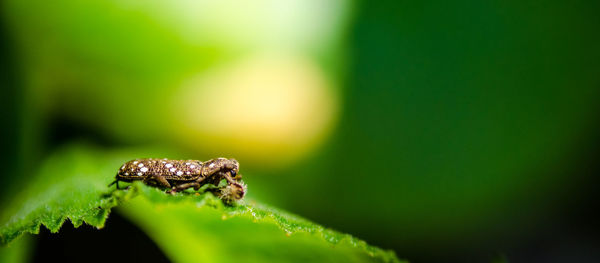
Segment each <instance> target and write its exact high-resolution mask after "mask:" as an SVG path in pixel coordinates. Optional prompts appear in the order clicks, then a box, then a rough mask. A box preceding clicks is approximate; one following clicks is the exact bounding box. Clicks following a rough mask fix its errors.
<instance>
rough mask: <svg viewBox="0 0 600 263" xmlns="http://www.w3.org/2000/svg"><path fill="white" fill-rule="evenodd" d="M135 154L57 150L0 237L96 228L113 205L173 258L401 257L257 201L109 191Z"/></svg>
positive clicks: (144, 189) (6, 218) (134, 189)
mask: <svg viewBox="0 0 600 263" xmlns="http://www.w3.org/2000/svg"><path fill="white" fill-rule="evenodd" d="M142 152H144V153H146V154H147V153H148V151H142ZM137 156H140V155H139V153H138V154H137V155H136V154H135V153H134V152H133V151H129V152H126V151H121V152H104V151H102V150H98V149H94V148H92V147H89V146H74V147H69V148H66V149H63V150H61V151H58V152H57V153H56V154H54V155H53V156H51V157H50V158H49V159H48V160H47V161H46V162H45V163H44V164H43V165H42V166H41V169H40V174H39V176H37V177H32V178H31V180H30V183H29V184H28V186H27V187H26V189H23V191H22V192H21V194H20V195H19V196H18V197H16V198H15V199H14V200H15V201H14V202H12V204H11V205H10V206H9V207H6V208H4V209H3V212H2V218H1V219H2V221H1V222H2V224H1V227H0V242H1V243H2V244H4V245H5V244H8V243H9V242H11V241H12V240H14V239H15V238H17V237H18V236H20V235H22V234H23V233H26V232H29V233H33V234H37V233H39V228H40V225H41V224H43V225H44V226H45V227H47V228H48V229H49V230H50V231H51V232H57V231H59V229H60V227H61V226H62V224H63V223H64V221H65V220H67V219H68V220H70V221H71V222H72V223H73V225H74V226H75V227H78V226H80V225H81V224H82V223H84V222H85V223H86V224H89V225H92V226H95V227H97V228H102V227H103V226H104V222H105V221H106V219H107V217H108V215H109V212H110V211H111V208H113V207H115V206H117V205H119V207H118V211H119V212H121V213H123V214H124V215H125V216H126V217H128V218H129V219H130V220H132V221H133V222H134V223H136V224H137V225H138V226H139V227H140V228H141V229H143V230H144V231H145V232H146V233H147V234H148V235H149V236H150V237H151V238H152V239H153V240H154V241H155V242H156V243H157V244H158V245H159V247H161V248H162V249H163V251H164V252H165V254H166V255H167V256H168V257H169V258H170V259H171V260H173V261H178V262H191V261H206V262H233V261H236V262H239V261H240V260H241V261H244V262H263V261H270V262H277V261H285V262H293V261H302V262H304V261H308V260H311V261H315V260H318V261H323V262H328V261H330V262H333V261H335V262H373V261H375V262H398V261H399V260H398V259H397V258H396V256H395V254H394V253H393V252H392V251H386V250H382V249H380V248H377V247H373V246H370V245H368V244H366V243H365V242H364V241H362V240H359V239H357V238H355V237H352V236H350V235H348V234H342V233H339V232H336V231H333V230H331V229H327V228H324V227H322V226H319V225H317V224H314V223H312V222H310V221H308V220H305V219H303V218H300V217H298V216H295V215H292V214H289V213H286V212H282V211H280V210H277V209H275V208H272V207H268V206H266V205H262V204H259V203H257V202H256V201H245V204H237V205H235V206H226V205H224V204H223V203H222V202H221V200H220V199H218V198H216V197H214V196H213V195H212V194H210V193H207V194H193V193H190V192H184V193H180V194H177V195H174V196H172V195H168V194H166V193H164V191H162V190H160V189H156V188H153V187H149V186H146V185H144V184H141V183H139V182H138V183H134V184H132V186H131V188H130V189H128V190H114V188H112V190H111V188H108V187H107V184H108V183H109V182H111V181H112V180H113V178H114V177H113V176H114V174H115V171H116V170H117V169H118V167H119V166H120V164H121V163H123V162H124V161H127V160H129V159H133V158H134V157H137ZM250 189H251V186H250ZM124 234H126V233H124Z"/></svg>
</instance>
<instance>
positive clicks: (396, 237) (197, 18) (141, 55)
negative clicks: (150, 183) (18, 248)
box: [0, 0, 600, 262]
mask: <svg viewBox="0 0 600 263" xmlns="http://www.w3.org/2000/svg"><path fill="white" fill-rule="evenodd" d="M599 7H600V4H599V2H597V1H469V0H458V1H428V2H422V1H421V2H419V1H412V2H410V1H390V2H382V1H376V2H367V1H345V0H332V1H317V0H308V1H307V0H302V1H301V0H289V1H275V0H254V1H245V2H243V3H240V2H238V1H230V0H226V1H166V0H156V1H143V2H139V1H127V0H125V1H123V0H121V1H117V0H110V1H105V0H103V1H100V0H92V1H75V0H59V1H48V2H43V1H16V0H5V1H3V2H2V9H1V11H2V13H1V18H2V20H1V24H0V26H1V27H0V40H1V46H0V57H1V63H0V64H1V70H0V74H1V75H0V76H1V79H0V81H1V85H2V89H1V92H2V93H1V101H0V103H1V117H2V119H1V125H2V134H1V139H0V140H1V141H2V146H1V147H2V156H1V157H2V164H1V165H2V167H3V168H2V174H1V181H2V183H1V184H0V188H1V189H2V191H1V192H2V194H1V195H0V196H1V198H0V200H2V201H0V205H2V204H6V203H9V202H10V201H11V196H13V195H14V194H16V193H18V191H19V189H20V188H21V187H22V186H23V185H26V184H27V179H28V177H30V176H32V175H33V174H35V171H36V165H35V164H36V163H39V162H40V161H42V160H44V158H45V156H47V155H48V154H49V153H50V152H52V151H53V149H55V148H57V147H60V146H61V145H64V144H67V143H73V142H77V141H85V142H87V143H89V142H91V143H93V144H97V145H101V146H103V147H107V148H120V147H137V146H144V147H145V146H153V147H154V146H156V147H167V148H170V149H175V150H176V151H178V152H179V153H181V154H182V155H187V156H190V158H196V159H210V158H213V157H216V156H227V157H235V158H237V159H238V160H239V161H240V163H241V164H242V171H243V173H244V174H245V175H246V177H245V180H246V181H247V183H248V184H249V187H250V192H249V193H250V195H251V197H252V198H255V199H258V200H261V201H263V202H265V203H269V204H272V205H275V206H278V207H280V208H283V209H286V210H288V211H291V212H293V213H296V214H299V215H302V216H304V217H306V218H308V219H311V220H314V221H316V222H319V223H321V224H323V225H325V226H328V227H331V228H334V229H336V230H340V231H343V232H348V233H351V234H353V235H355V236H358V237H360V238H362V239H365V240H366V241H367V242H369V243H370V244H374V245H377V246H380V247H383V248H389V249H393V250H394V251H395V252H396V253H397V254H398V255H399V257H401V258H406V259H409V260H411V261H413V262H440V261H443V262H489V261H490V260H492V259H494V258H498V257H500V258H506V259H508V260H509V261H511V262H594V261H595V260H597V259H598V258H600V252H598V251H600V238H599V236H600V235H599V234H600V231H599V230H600V229H599V228H598V224H597V222H598V220H599V219H600V218H599V217H598V216H597V215H596V213H595V212H596V211H597V210H598V208H600V206H599V205H598V201H597V200H598V198H599V197H600V196H599V194H598V191H597V185H598V183H599V180H598V177H597V176H598V173H599V171H600V169H599V168H600V167H599V165H598V163H597V159H598V156H599V154H600V152H599V150H598V149H599V148H598V146H600V136H599V135H598V134H600V133H599V131H600V125H599V123H600V104H599V103H598V101H599V98H600V97H599V95H600V49H599V47H600V34H598V30H599V29H600V18H599V16H598V11H599V10H600V8H599ZM109 220H111V219H109ZM114 220H122V219H119V218H118V217H117V218H116V219H114ZM123 225H125V228H126V229H127V228H128V231H131V233H137V232H139V230H137V229H136V227H135V226H134V225H127V223H123ZM136 231H137V232H136ZM65 232H67V234H65V233H61V234H58V235H66V236H65V238H73V236H72V235H71V236H69V234H68V233H69V230H65ZM81 233H83V234H80V235H79V236H77V239H85V238H86V237H89V236H90V235H91V234H90V235H85V233H86V232H85V231H83V232H81ZM132 236H134V237H136V238H137V237H139V241H136V242H137V243H139V244H140V246H142V248H144V246H147V249H150V250H156V248H155V247H154V244H152V243H151V241H148V240H147V238H146V237H145V236H144V235H143V233H142V234H139V235H133V234H132ZM61 244H62V243H56V242H55V243H52V244H50V243H49V242H47V243H46V244H45V245H46V246H42V247H41V248H39V247H38V249H37V250H36V251H37V252H36V253H43V251H52V249H48V248H47V246H60V245H61ZM40 251H41V252H40ZM55 251H56V250H55ZM34 258H39V257H34ZM155 259H157V258H156V257H155Z"/></svg>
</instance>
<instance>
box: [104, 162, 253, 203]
mask: <svg viewBox="0 0 600 263" xmlns="http://www.w3.org/2000/svg"><path fill="white" fill-rule="evenodd" d="M239 168H240V165H239V163H238V161H236V160H235V159H226V158H216V159H212V160H208V161H206V162H201V161H198V160H171V159H166V158H164V159H154V158H146V159H135V160H131V161H129V162H126V163H125V164H123V165H122V166H121V168H120V169H119V171H118V172H117V175H116V176H115V181H114V182H112V183H111V184H109V185H108V186H111V185H113V184H116V185H117V189H120V188H119V181H122V182H133V181H143V182H144V183H145V184H147V185H151V186H156V187H161V188H168V189H170V190H169V191H168V192H169V193H171V194H174V193H176V192H179V191H183V190H185V189H188V188H191V187H193V188H194V190H196V191H197V190H198V189H199V188H200V187H201V186H203V185H205V184H212V185H219V182H221V180H223V179H225V180H226V181H227V186H225V187H222V188H219V189H217V190H211V191H212V192H213V193H216V194H217V196H219V197H220V198H221V199H223V200H225V201H226V202H231V201H236V200H241V199H242V198H244V195H245V194H246V191H247V187H246V185H245V184H244V183H243V182H242V181H241V179H242V176H241V175H240V174H239Z"/></svg>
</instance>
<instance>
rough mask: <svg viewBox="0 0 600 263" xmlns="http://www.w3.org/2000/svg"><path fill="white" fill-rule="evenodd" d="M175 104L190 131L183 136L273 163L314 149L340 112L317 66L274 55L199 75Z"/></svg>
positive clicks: (196, 143)
mask: <svg viewBox="0 0 600 263" xmlns="http://www.w3.org/2000/svg"><path fill="white" fill-rule="evenodd" d="M175 103H176V104H177V105H178V107H177V109H179V110H177V112H178V113H181V115H180V116H182V118H177V119H178V120H180V121H181V123H179V124H178V125H177V126H178V127H185V129H183V131H184V132H183V133H180V134H182V135H183V136H182V138H185V140H187V141H188V143H191V144H192V145H194V146H195V147H198V148H199V150H204V151H206V150H207V147H209V148H208V150H209V151H212V152H216V153H221V154H224V153H228V154H233V155H235V156H240V155H242V156H243V158H245V159H253V160H255V161H259V162H263V163H265V164H274V165H277V164H279V163H284V162H285V161H290V160H293V159H296V158H298V157H301V156H302V155H304V154H305V153H307V152H308V151H309V150H310V149H312V148H314V147H315V146H316V145H317V144H318V142H319V141H321V140H322V139H323V137H324V136H323V135H324V134H325V133H326V131H327V130H328V129H329V128H330V127H331V124H332V121H333V120H334V115H335V114H336V111H337V108H338V104H337V99H336V96H335V92H334V90H332V87H331V85H330V84H329V83H328V82H327V80H326V78H325V74H324V73H323V72H322V71H321V70H320V69H319V68H318V67H317V66H316V65H315V63H311V62H310V61H307V60H304V59H302V58H300V57H295V56H275V55H263V56H257V57H253V58H250V59H246V60H243V61H240V62H238V63H234V64H231V65H227V66H224V67H222V68H220V69H217V70H214V71H210V72H206V73H203V74H201V75H200V76H197V77H194V78H193V79H192V80H190V81H189V82H186V83H185V84H184V85H183V87H182V89H181V94H180V96H176V102H175ZM239 158H242V157H239ZM273 160H274V161H273Z"/></svg>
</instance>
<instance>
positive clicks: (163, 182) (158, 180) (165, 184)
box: [144, 175, 171, 188]
mask: <svg viewBox="0 0 600 263" xmlns="http://www.w3.org/2000/svg"><path fill="white" fill-rule="evenodd" d="M151 181H152V182H155V183H157V184H158V185H160V186H162V187H164V188H171V184H169V181H167V179H165V178H164V177H162V176H158V175H151V176H148V177H146V178H145V179H144V183H145V184H148V183H149V182H151Z"/></svg>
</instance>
